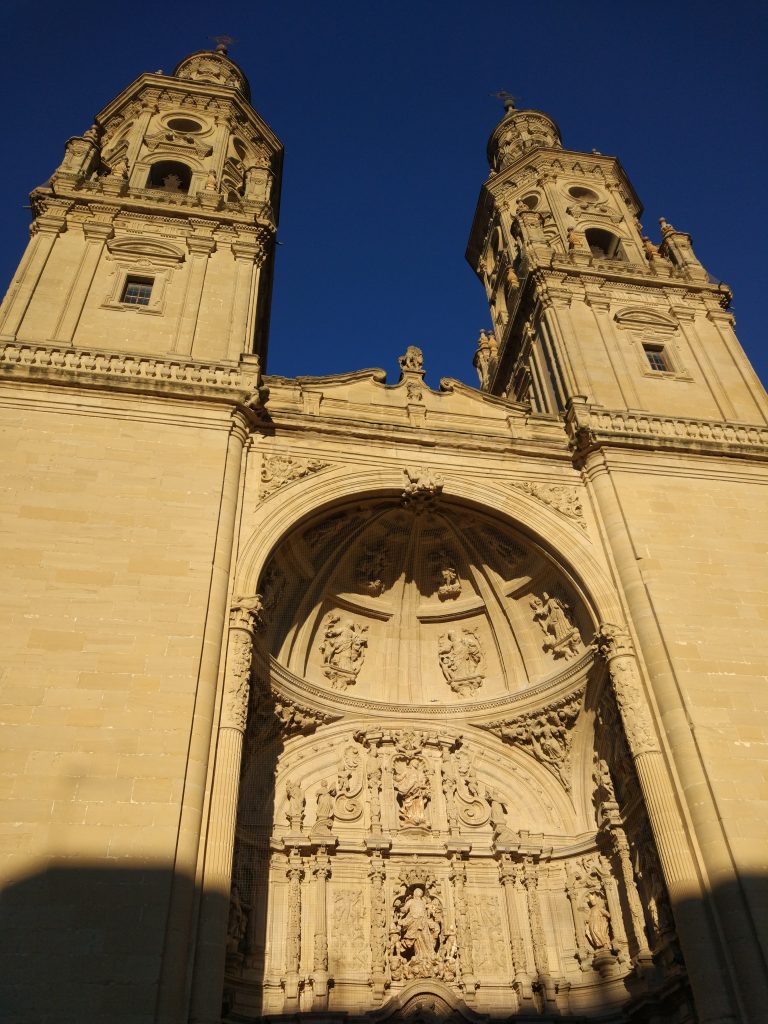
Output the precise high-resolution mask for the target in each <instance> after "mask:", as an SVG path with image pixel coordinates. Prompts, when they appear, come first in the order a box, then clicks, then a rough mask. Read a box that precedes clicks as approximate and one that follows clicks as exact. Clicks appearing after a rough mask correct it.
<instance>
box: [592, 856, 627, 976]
mask: <svg viewBox="0 0 768 1024" xmlns="http://www.w3.org/2000/svg"><path fill="white" fill-rule="evenodd" d="M598 872H599V875H600V880H601V882H602V883H603V891H604V892H605V902H606V904H607V907H608V914H609V916H610V919H611V931H612V932H613V940H614V944H615V947H616V952H617V954H618V959H619V962H620V963H624V964H625V963H627V961H628V960H629V954H628V948H629V943H628V942H627V931H626V928H625V927H624V915H623V914H622V912H621V902H620V900H619V887H618V885H617V884H616V879H615V878H614V877H613V872H612V871H611V867H610V864H608V863H607V861H605V860H603V858H600V867H599V869H598Z"/></svg>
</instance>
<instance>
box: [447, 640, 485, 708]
mask: <svg viewBox="0 0 768 1024" xmlns="http://www.w3.org/2000/svg"><path fill="white" fill-rule="evenodd" d="M437 655H438V659H439V661H440V668H441V669H442V672H443V675H444V676H445V681H446V682H447V683H448V685H449V686H450V688H451V689H452V690H453V692H454V693H458V694H459V696H460V697H467V696H470V695H471V694H472V693H474V692H475V690H478V689H479V688H480V687H481V686H482V684H483V679H484V678H485V675H484V672H483V670H484V668H485V656H484V654H483V649H482V647H481V644H480V638H479V637H478V635H477V629H468V628H466V627H465V628H463V629H460V630H459V629H456V630H450V631H449V632H447V633H443V634H442V635H441V636H440V637H439V639H438V645H437Z"/></svg>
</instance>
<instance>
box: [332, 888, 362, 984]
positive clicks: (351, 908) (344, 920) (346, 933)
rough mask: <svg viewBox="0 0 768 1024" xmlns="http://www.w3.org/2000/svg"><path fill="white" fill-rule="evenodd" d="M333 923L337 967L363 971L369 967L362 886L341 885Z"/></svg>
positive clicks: (334, 895)
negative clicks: (349, 886) (344, 887)
mask: <svg viewBox="0 0 768 1024" xmlns="http://www.w3.org/2000/svg"><path fill="white" fill-rule="evenodd" d="M331 923H332V929H333V932H332V934H333V938H334V959H335V961H336V962H335V965H334V966H335V967H336V968H337V969H340V970H344V969H347V970H350V971H363V970H366V969H367V968H368V959H369V956H368V950H367V944H366V941H365V934H364V923H365V904H364V900H363V890H362V889H337V890H336V891H335V892H334V893H333V911H332V916H331Z"/></svg>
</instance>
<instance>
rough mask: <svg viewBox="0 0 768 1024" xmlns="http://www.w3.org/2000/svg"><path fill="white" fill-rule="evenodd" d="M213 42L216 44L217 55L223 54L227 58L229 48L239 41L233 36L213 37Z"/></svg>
mask: <svg viewBox="0 0 768 1024" xmlns="http://www.w3.org/2000/svg"><path fill="white" fill-rule="evenodd" d="M211 41H212V42H214V43H216V53H223V54H224V55H225V56H226V53H227V50H228V49H229V47H230V46H231V45H232V43H234V42H236V41H237V40H235V39H233V38H232V36H211Z"/></svg>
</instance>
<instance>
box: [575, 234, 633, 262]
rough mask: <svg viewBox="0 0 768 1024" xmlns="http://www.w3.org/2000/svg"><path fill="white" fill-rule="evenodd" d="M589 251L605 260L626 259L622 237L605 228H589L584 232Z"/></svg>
mask: <svg viewBox="0 0 768 1024" xmlns="http://www.w3.org/2000/svg"><path fill="white" fill-rule="evenodd" d="M584 234H585V236H586V239H587V245H588V246H589V251H590V252H591V253H592V255H593V256H597V258H598V259H603V260H624V259H626V256H625V255H624V250H623V249H622V246H621V239H620V238H618V237H617V236H616V235H614V234H612V232H610V231H605V230H604V229H603V228H587V230H586V231H585V232H584Z"/></svg>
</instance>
